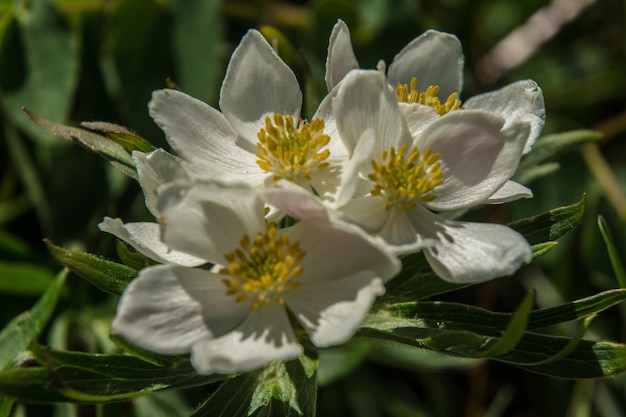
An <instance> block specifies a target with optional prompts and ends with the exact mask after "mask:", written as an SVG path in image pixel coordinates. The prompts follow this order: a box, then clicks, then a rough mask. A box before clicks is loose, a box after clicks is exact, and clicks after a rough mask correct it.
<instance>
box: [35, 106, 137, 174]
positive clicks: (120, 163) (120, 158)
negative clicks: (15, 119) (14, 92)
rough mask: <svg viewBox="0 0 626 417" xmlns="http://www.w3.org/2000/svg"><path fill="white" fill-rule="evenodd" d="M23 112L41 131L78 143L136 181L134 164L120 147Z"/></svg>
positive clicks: (97, 136)
mask: <svg viewBox="0 0 626 417" xmlns="http://www.w3.org/2000/svg"><path fill="white" fill-rule="evenodd" d="M23 110H24V113H26V115H27V116H28V117H29V118H30V119H31V120H32V121H33V122H35V123H36V124H38V125H39V126H40V127H42V128H43V129H45V130H47V131H48V132H50V133H53V134H55V135H57V136H61V137H63V138H66V139H69V140H71V141H75V142H78V143H80V144H81V145H83V146H85V147H86V148H87V149H89V150H90V151H92V152H95V153H97V154H98V155H100V156H102V157H103V158H104V159H106V160H108V161H109V162H111V164H113V166H115V167H116V168H119V169H120V170H121V171H122V172H123V173H125V174H126V175H128V176H129V177H131V178H134V179H137V172H136V170H135V162H134V161H133V159H132V158H131V156H130V154H129V153H128V152H127V151H126V149H124V148H123V147H122V146H121V145H119V144H117V143H115V142H114V141H112V140H111V139H108V138H106V137H104V136H100V135H98V134H95V133H93V132H90V131H88V130H85V129H79V128H77V127H71V126H65V125H62V124H60V123H56V122H53V121H51V120H47V119H44V118H43V117H40V116H38V115H36V114H35V113H33V112H31V111H30V110H28V109H26V108H23Z"/></svg>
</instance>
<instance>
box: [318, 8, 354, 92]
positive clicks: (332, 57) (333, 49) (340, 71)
mask: <svg viewBox="0 0 626 417" xmlns="http://www.w3.org/2000/svg"><path fill="white" fill-rule="evenodd" d="M358 68H359V62H358V61H357V60H356V57H355V56H354V51H353V50H352V42H351V41H350V30H349V29H348V26H347V25H346V24H345V23H344V22H343V20H338V21H337V23H336V24H335V26H334V27H333V31H332V32H331V34H330V40H329V42H328V55H327V56H326V76H325V80H326V87H328V91H331V90H332V89H333V88H334V87H335V86H336V85H337V84H339V81H341V80H342V79H343V77H345V76H346V74H347V73H348V72H350V71H351V70H353V69H358Z"/></svg>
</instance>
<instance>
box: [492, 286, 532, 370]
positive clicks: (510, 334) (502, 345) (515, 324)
mask: <svg viewBox="0 0 626 417" xmlns="http://www.w3.org/2000/svg"><path fill="white" fill-rule="evenodd" d="M534 300H535V293H534V292H530V293H529V294H528V295H527V296H526V297H525V298H524V301H522V304H521V305H520V307H519V309H518V310H517V312H516V313H515V314H514V315H513V317H512V318H511V321H509V323H508V324H507V326H506V330H505V331H504V334H503V335H502V337H500V338H498V340H497V342H496V343H494V344H493V345H492V346H491V347H489V349H487V351H486V352H485V353H483V355H482V356H483V357H485V358H490V357H496V356H501V355H504V354H505V353H507V352H510V351H511V350H512V349H513V348H515V346H516V345H517V344H518V343H519V341H520V339H521V338H522V336H523V335H524V331H525V330H526V326H527V324H528V314H529V313H530V309H531V308H532V307H533V301H534Z"/></svg>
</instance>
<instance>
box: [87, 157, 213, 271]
mask: <svg viewBox="0 0 626 417" xmlns="http://www.w3.org/2000/svg"><path fill="white" fill-rule="evenodd" d="M133 160H134V161H135V166H136V167H137V174H138V177H139V184H140V185H141V188H142V190H143V193H144V196H145V201H146V207H147V208H148V210H149V211H150V212H151V213H152V214H153V215H154V216H155V217H158V216H159V214H158V210H157V207H156V201H157V196H156V194H157V191H156V190H157V188H158V187H160V186H162V185H163V184H165V183H167V182H170V181H174V180H179V179H184V178H186V174H185V172H184V171H183V169H182V168H181V166H180V162H179V160H178V158H176V157H175V156H174V155H172V154H169V153H167V152H166V151H164V150H162V149H157V150H155V151H152V152H150V153H148V154H144V153H142V152H133ZM98 227H99V228H100V230H102V231H103V232H107V233H111V234H112V235H114V236H115V237H117V238H119V239H121V240H123V241H125V242H127V243H129V244H130V245H131V246H133V247H134V248H135V249H136V250H137V251H138V252H139V253H141V254H143V255H144V256H147V257H148V258H150V259H152V260H155V261H157V262H159V263H175V264H179V265H185V266H198V265H202V264H203V263H205V261H204V259H200V258H197V257H195V256H191V255H188V254H186V253H182V252H179V251H176V250H172V249H171V248H169V247H168V246H166V245H165V244H164V243H163V242H162V241H161V228H160V225H159V224H158V223H154V222H137V223H126V224H124V222H122V220H120V219H111V218H109V217H105V218H104V220H103V221H102V223H100V224H99V225H98Z"/></svg>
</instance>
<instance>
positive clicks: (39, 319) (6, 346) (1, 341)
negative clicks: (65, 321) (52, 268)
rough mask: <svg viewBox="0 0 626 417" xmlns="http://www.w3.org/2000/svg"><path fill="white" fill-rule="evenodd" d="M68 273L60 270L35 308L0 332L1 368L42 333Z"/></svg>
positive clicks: (18, 317)
mask: <svg viewBox="0 0 626 417" xmlns="http://www.w3.org/2000/svg"><path fill="white" fill-rule="evenodd" d="M66 275H67V271H66V270H63V271H62V272H60V273H59V274H58V275H57V277H56V279H55V280H54V281H53V282H52V283H51V284H50V287H49V288H48V290H47V291H46V292H45V294H44V295H43V296H42V297H41V298H40V299H39V301H37V303H36V304H35V305H34V306H33V308H32V309H30V310H29V311H25V312H24V313H22V314H20V315H19V316H17V317H15V318H14V319H13V320H11V322H10V323H9V324H8V325H7V326H6V327H5V328H4V329H3V330H2V332H0V369H6V368H7V367H9V366H11V365H12V363H13V361H14V360H15V359H16V358H17V357H18V356H19V354H20V353H22V352H23V351H25V350H27V349H28V345H29V344H30V343H31V342H32V341H33V340H34V339H35V338H37V336H38V335H39V334H40V333H41V331H42V330H43V328H44V326H45V325H46V323H47V322H48V320H49V319H50V316H51V315H52V312H53V311H54V307H55V306H56V303H57V300H58V298H59V294H60V292H61V289H62V288H63V283H64V282H65V277H66Z"/></svg>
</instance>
